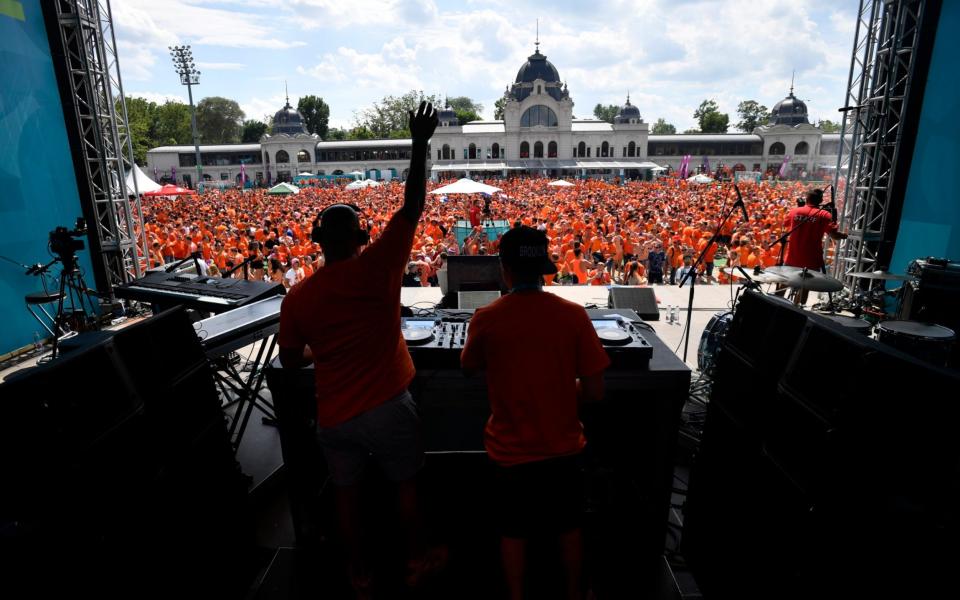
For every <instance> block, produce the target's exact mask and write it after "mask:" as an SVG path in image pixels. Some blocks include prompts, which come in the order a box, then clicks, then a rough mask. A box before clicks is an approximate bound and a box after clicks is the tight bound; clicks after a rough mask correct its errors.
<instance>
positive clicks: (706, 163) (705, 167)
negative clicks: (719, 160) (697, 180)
mask: <svg viewBox="0 0 960 600" xmlns="http://www.w3.org/2000/svg"><path fill="white" fill-rule="evenodd" d="M703 172H704V173H706V174H708V175H709V174H710V157H709V156H704V157H703Z"/></svg>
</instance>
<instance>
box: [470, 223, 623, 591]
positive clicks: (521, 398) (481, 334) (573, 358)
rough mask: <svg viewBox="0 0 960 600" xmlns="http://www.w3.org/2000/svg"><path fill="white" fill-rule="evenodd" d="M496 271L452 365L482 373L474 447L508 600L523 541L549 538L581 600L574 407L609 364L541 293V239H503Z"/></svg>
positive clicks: (574, 313)
mask: <svg viewBox="0 0 960 600" xmlns="http://www.w3.org/2000/svg"><path fill="white" fill-rule="evenodd" d="M500 265H501V269H502V271H503V278H504V281H505V282H506V283H507V285H508V286H509V287H510V288H511V292H510V293H509V294H507V295H506V296H504V297H502V298H500V299H499V300H497V301H496V302H493V303H492V304H490V305H488V306H485V307H483V308H480V309H478V310H477V311H476V312H475V313H474V315H473V318H472V319H471V321H470V325H469V330H468V334H467V343H466V346H465V347H464V349H463V352H462V354H461V355H460V361H461V365H462V366H463V369H464V371H466V372H467V373H471V372H475V371H479V370H486V380H487V390H488V396H489V400H490V413H491V414H490V419H489V420H488V421H487V425H486V428H485V430H484V445H485V447H486V449H487V454H488V456H489V457H490V459H491V460H492V461H493V462H494V463H495V477H496V482H497V483H496V485H497V488H496V490H495V494H496V498H495V504H496V505H497V507H498V513H499V514H498V521H499V526H500V529H501V541H500V549H501V553H502V560H503V567H504V571H505V573H506V578H507V587H508V589H509V592H510V597H511V598H512V599H513V600H519V599H520V598H522V597H523V575H524V571H525V564H526V557H525V554H526V540H527V539H528V538H529V537H531V536H533V535H545V534H546V535H555V536H557V537H558V538H559V541H560V548H561V552H560V554H561V559H562V561H563V563H564V573H565V574H566V576H567V593H568V597H569V598H571V599H573V598H581V597H582V592H581V590H580V572H581V556H582V549H581V543H582V542H581V533H580V517H581V516H582V512H583V507H582V504H583V490H582V486H581V485H580V468H579V464H578V456H579V455H580V453H581V451H582V450H583V448H584V446H585V445H586V440H585V438H584V436H583V426H582V425H581V423H580V419H579V416H578V407H579V402H581V401H596V400H600V399H601V398H602V397H603V371H604V369H606V368H607V366H609V364H610V359H609V358H608V357H607V354H606V352H605V351H604V349H603V346H601V345H600V340H599V338H598V337H597V334H596V332H595V331H594V328H593V325H592V324H591V322H590V318H589V317H588V316H587V313H586V311H584V310H583V308H582V307H581V306H579V305H577V304H574V303H572V302H569V301H567V300H563V299H562V298H560V297H559V296H556V295H554V294H550V293H546V292H544V291H543V289H542V287H541V285H542V277H543V275H545V274H552V273H555V272H556V266H555V265H554V264H553V262H552V261H551V260H550V259H549V258H548V255H547V238H546V236H545V235H544V234H543V233H542V232H539V231H537V230H535V229H531V228H529V227H521V228H517V229H512V230H510V231H509V232H507V233H506V234H504V236H503V240H502V241H501V242H500ZM544 322H548V323H562V324H563V326H558V327H547V328H544V327H542V326H541V324H542V323H544ZM546 373H549V377H544V374H546Z"/></svg>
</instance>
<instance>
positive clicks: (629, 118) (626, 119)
mask: <svg viewBox="0 0 960 600" xmlns="http://www.w3.org/2000/svg"><path fill="white" fill-rule="evenodd" d="M642 121H643V117H641V116H640V109H639V108H637V107H636V106H634V105H632V104H630V94H627V103H626V104H624V105H623V106H621V107H620V112H618V113H617V116H616V117H614V119H613V122H614V123H631V122H633V123H640V122H642Z"/></svg>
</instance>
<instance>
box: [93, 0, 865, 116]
mask: <svg viewBox="0 0 960 600" xmlns="http://www.w3.org/2000/svg"><path fill="white" fill-rule="evenodd" d="M112 5H113V16H114V25H115V30H116V35H117V44H118V49H119V53H120V66H121V72H122V77H123V85H124V90H125V92H126V93H127V94H128V95H135V96H143V97H146V98H150V99H152V100H162V99H164V98H168V97H169V98H178V99H181V100H183V101H186V90H185V89H184V88H183V87H182V86H181V85H180V84H179V81H178V79H177V77H176V75H175V74H174V72H173V67H172V66H171V61H170V57H169V52H168V50H167V46H169V45H172V44H191V45H192V46H193V54H194V59H195V60H196V62H197V64H198V68H199V69H200V71H201V72H202V75H201V81H200V83H201V84H200V87H199V88H197V89H196V90H195V94H196V96H195V99H197V98H202V97H204V96H214V95H216V96H225V97H228V98H233V99H235V100H237V101H238V102H239V103H240V106H241V108H243V110H244V112H245V113H246V114H247V118H260V119H262V118H263V117H264V115H267V114H273V113H274V112H275V111H276V110H278V109H279V108H280V107H281V106H282V105H283V101H284V81H286V82H287V83H288V85H289V90H290V99H291V102H292V103H293V104H294V105H295V104H296V99H297V97H299V96H301V95H306V94H315V95H318V96H322V97H323V98H324V99H325V100H326V101H327V103H328V104H329V105H330V117H331V118H330V121H331V125H332V126H350V125H351V124H352V123H353V121H354V115H355V114H356V113H357V112H359V111H361V110H363V109H364V108H365V107H368V106H370V105H371V104H372V103H373V102H375V101H377V100H379V99H380V98H382V97H383V96H385V95H387V94H391V95H397V94H401V93H404V92H405V91H408V90H410V89H418V90H423V91H425V92H427V93H441V94H445V95H449V96H461V95H462V96H469V97H471V98H473V99H474V100H476V101H479V102H480V103H482V104H483V106H484V116H485V117H487V118H492V117H493V103H494V101H495V100H496V99H497V98H499V97H500V96H501V95H502V94H503V91H504V88H505V87H506V86H507V85H508V84H509V83H511V82H513V80H514V78H515V77H516V73H517V70H518V69H519V68H520V66H521V65H522V64H523V62H524V61H525V60H526V57H527V56H528V55H530V54H532V52H533V48H534V37H535V29H536V25H535V23H536V20H537V19H538V18H539V20H540V50H541V52H543V53H544V54H546V55H547V57H548V58H549V60H550V61H551V62H552V63H553V64H554V65H555V66H556V67H557V69H558V71H559V72H560V77H561V79H564V80H565V81H567V83H568V85H569V89H570V95H571V97H572V98H573V101H574V103H575V106H574V114H575V115H577V116H578V117H588V116H591V115H592V112H593V107H594V105H596V104H597V103H598V102H600V103H604V104H622V103H623V101H624V99H625V97H626V94H627V92H628V91H629V92H630V97H631V101H632V103H633V104H635V105H637V106H638V107H639V109H640V112H641V114H642V115H643V117H644V119H645V120H646V121H648V122H651V123H652V122H654V121H656V119H657V118H659V117H664V118H665V119H667V121H669V122H671V123H673V124H674V125H676V126H677V129H678V131H683V130H684V129H687V128H690V127H694V126H695V122H694V119H693V111H694V110H695V109H696V107H697V106H698V105H699V104H700V101H701V100H703V99H705V98H713V99H715V100H716V101H717V102H718V103H719V105H720V108H721V110H723V111H725V112H728V113H730V117H731V130H732V129H733V128H732V125H733V124H734V123H736V121H737V120H738V119H737V117H736V114H735V113H736V107H737V103H738V102H740V101H741V100H745V99H754V100H757V101H759V102H760V103H761V104H765V105H766V106H768V107H770V106H772V105H773V104H774V103H776V102H777V101H778V100H780V99H781V98H783V97H784V96H785V95H786V93H787V91H788V89H789V87H790V77H791V71H792V70H794V69H795V70H796V84H795V85H796V90H795V91H796V94H797V96H798V97H800V98H802V99H804V100H806V101H807V104H808V106H809V108H810V112H811V118H812V119H813V120H815V119H818V118H824V119H831V120H833V121H837V120H839V116H840V115H839V113H838V112H837V108H838V107H839V106H842V104H843V97H844V92H845V88H846V83H847V74H848V71H849V68H850V52H851V48H852V45H853V33H854V26H855V24H856V19H855V14H856V10H857V5H858V3H857V2H856V0H834V1H827V0H779V1H772V0H633V1H626V0H590V1H589V2H586V1H580V2H573V1H559V2H558V1H554V2H525V1H522V0H485V1H482V2H481V1H477V0H460V1H458V2H446V1H443V0H392V1H391V0H388V1H372V0H113V2H112Z"/></svg>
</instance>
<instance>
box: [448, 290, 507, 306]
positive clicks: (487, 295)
mask: <svg viewBox="0 0 960 600" xmlns="http://www.w3.org/2000/svg"><path fill="white" fill-rule="evenodd" d="M499 297H500V292H459V293H458V294H457V308H481V307H483V306H486V305H488V304H490V303H491V302H493V301H494V300H496V299H497V298H499Z"/></svg>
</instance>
